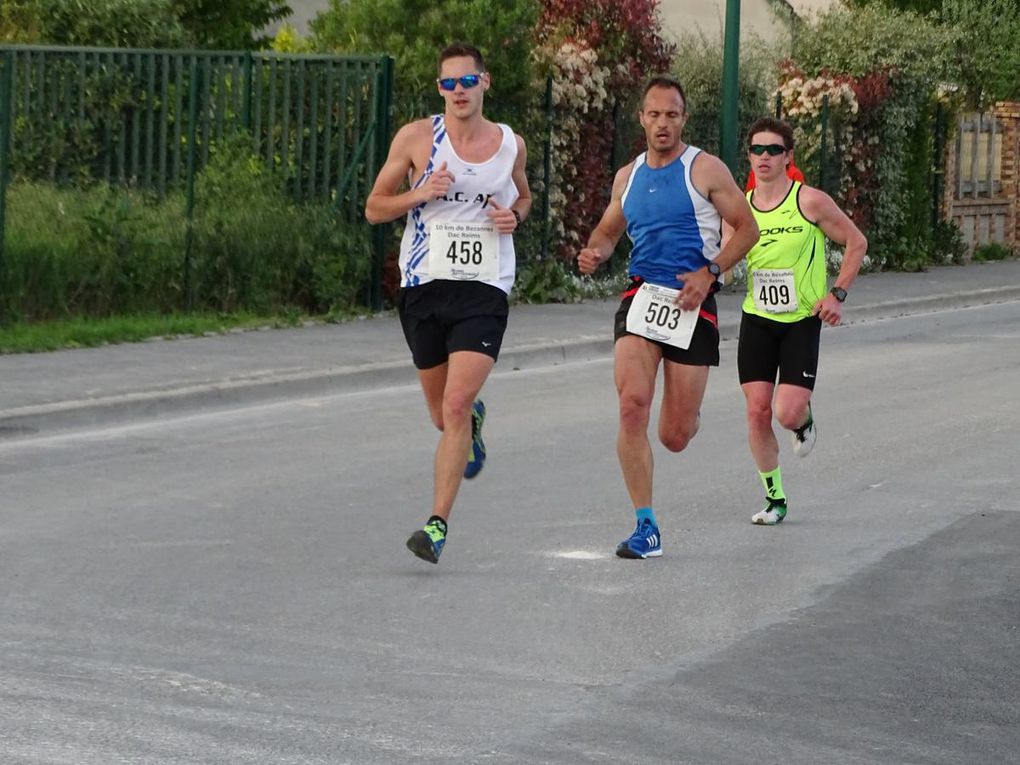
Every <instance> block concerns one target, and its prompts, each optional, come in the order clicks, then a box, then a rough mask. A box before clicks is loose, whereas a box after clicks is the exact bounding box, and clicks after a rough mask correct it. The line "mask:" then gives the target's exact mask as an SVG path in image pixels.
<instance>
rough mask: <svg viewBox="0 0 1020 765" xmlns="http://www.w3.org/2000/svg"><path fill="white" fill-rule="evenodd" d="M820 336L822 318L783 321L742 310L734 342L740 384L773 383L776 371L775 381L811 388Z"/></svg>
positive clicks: (813, 382)
mask: <svg viewBox="0 0 1020 765" xmlns="http://www.w3.org/2000/svg"><path fill="white" fill-rule="evenodd" d="M821 335H822V320H821V319H819V318H818V317H817V316H808V317H807V318H804V319H801V320H800V321H794V322H784V321H773V320H772V319H766V318H765V317H764V316H758V315H757V314H753V313H746V312H745V313H744V314H743V316H742V317H741V319H740V340H739V341H738V343H737V374H738V375H739V377H740V384H741V385H743V384H744V383H746V382H769V383H772V384H775V383H776V373H777V372H778V373H779V382H781V383H787V384H789V385H799V386H800V387H801V388H807V389H808V390H814V389H815V375H817V374H818V345H819V342H820V340H821Z"/></svg>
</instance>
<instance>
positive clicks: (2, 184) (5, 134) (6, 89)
mask: <svg viewBox="0 0 1020 765" xmlns="http://www.w3.org/2000/svg"><path fill="white" fill-rule="evenodd" d="M3 68H4V70H3V74H2V75H0V133H2V134H0V290H3V294H0V319H3V318H6V313H7V301H6V297H7V295H6V292H7V290H6V287H7V247H6V241H7V178H8V175H9V169H8V166H9V165H10V159H11V156H10V154H11V151H10V150H11V127H12V126H13V125H14V120H13V119H12V118H11V111H12V107H13V98H12V90H13V69H14V54H13V53H11V52H10V51H5V52H4V56H3Z"/></svg>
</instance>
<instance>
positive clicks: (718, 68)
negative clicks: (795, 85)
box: [672, 32, 783, 178]
mask: <svg viewBox="0 0 1020 765" xmlns="http://www.w3.org/2000/svg"><path fill="white" fill-rule="evenodd" d="M782 45H783V44H782V42H772V43H770V42H767V41H765V40H763V39H762V38H760V37H758V36H756V35H752V36H750V37H749V38H748V39H747V40H745V41H744V42H743V43H742V44H741V49H740V67H739V82H738V93H737V98H738V104H737V109H738V114H739V121H740V138H741V140H742V139H743V137H744V131H745V130H746V128H747V127H748V126H750V124H751V122H753V121H754V120H755V119H757V118H758V117H761V116H764V115H766V114H774V113H775V103H774V101H773V99H772V94H773V93H775V92H776V85H777V78H776V66H775V62H776V61H777V60H779V59H780V58H781V57H782V53H781V48H782ZM722 62H723V50H722V40H721V38H720V39H712V38H709V37H708V36H707V35H705V34H704V33H694V32H689V33H686V34H684V35H682V36H681V37H680V39H679V41H678V43H677V56H676V58H675V59H674V62H673V69H672V74H673V76H674V77H676V78H677V79H678V80H679V81H680V83H681V84H682V85H683V86H684V90H685V92H686V93H687V101H688V103H687V111H688V112H689V114H690V118H689V119H688V121H687V125H686V126H685V128H684V140H686V141H687V143H690V144H692V145H694V146H698V147H699V148H702V149H704V150H706V151H708V152H710V153H712V154H718V153H719V105H720V104H721V103H722ZM741 145H742V144H741ZM738 162H739V163H740V170H739V171H738V176H739V177H740V178H745V177H747V172H748V170H749V167H748V163H747V157H746V154H745V152H743V151H741V152H739V153H738Z"/></svg>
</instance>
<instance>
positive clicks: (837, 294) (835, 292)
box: [829, 287, 846, 303]
mask: <svg viewBox="0 0 1020 765" xmlns="http://www.w3.org/2000/svg"><path fill="white" fill-rule="evenodd" d="M829 292H831V293H832V296H833V297H834V298H836V300H838V301H839V302H840V303H842V302H843V301H844V300H846V290H845V289H843V288H842V287H833V288H832V289H831V290H829Z"/></svg>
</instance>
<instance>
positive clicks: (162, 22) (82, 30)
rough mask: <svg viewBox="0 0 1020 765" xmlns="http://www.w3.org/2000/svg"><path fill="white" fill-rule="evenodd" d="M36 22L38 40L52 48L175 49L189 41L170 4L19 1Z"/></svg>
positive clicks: (165, 0) (160, 0)
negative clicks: (80, 46) (89, 46)
mask: <svg viewBox="0 0 1020 765" xmlns="http://www.w3.org/2000/svg"><path fill="white" fill-rule="evenodd" d="M20 5H21V6H22V7H23V8H24V11H23V12H24V13H26V14H28V15H29V16H30V17H33V18H35V19H37V20H38V24H39V26H38V38H37V39H35V40H32V41H31V42H40V43H49V44H54V45H96V46H110V47H131V48H179V47H186V46H187V45H190V44H191V41H192V38H191V36H190V35H189V34H188V32H187V31H186V30H185V28H184V26H183V25H182V24H181V22H180V20H179V19H178V17H177V16H176V15H175V13H174V9H173V5H172V0H31V2H29V1H28V0H23V1H22V3H20Z"/></svg>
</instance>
